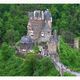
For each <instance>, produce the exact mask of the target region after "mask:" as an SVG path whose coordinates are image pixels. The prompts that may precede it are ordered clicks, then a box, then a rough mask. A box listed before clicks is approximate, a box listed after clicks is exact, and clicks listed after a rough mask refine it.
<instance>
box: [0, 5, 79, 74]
mask: <svg viewBox="0 0 80 80" xmlns="http://www.w3.org/2000/svg"><path fill="white" fill-rule="evenodd" d="M37 9H38V10H46V9H49V11H50V12H51V14H52V19H53V22H52V31H53V30H54V29H56V30H57V31H58V35H62V36H63V32H67V31H68V32H71V33H72V34H73V35H72V36H71V37H79V38H80V5H79V4H5V5H4V4H0V76H60V74H59V72H58V71H57V70H56V69H55V67H54V65H53V64H52V62H51V60H50V58H49V57H43V58H41V57H40V56H38V54H37V49H36V48H34V51H35V53H30V54H28V55H25V57H19V56H17V55H16V51H15V49H14V46H15V44H16V43H17V42H18V41H19V40H20V39H21V37H22V36H23V35H26V34H27V24H28V12H29V11H34V10H37ZM64 36H65V37H66V36H67V37H69V35H66V34H65V35H64ZM60 44H61V45H60V52H59V56H60V59H61V62H62V63H64V64H65V65H66V66H68V67H69V68H71V69H72V70H74V71H78V72H80V68H79V67H80V63H79V62H80V51H78V50H76V49H73V48H71V47H70V46H69V45H68V44H66V43H65V41H64V39H62V40H61V42H60Z"/></svg>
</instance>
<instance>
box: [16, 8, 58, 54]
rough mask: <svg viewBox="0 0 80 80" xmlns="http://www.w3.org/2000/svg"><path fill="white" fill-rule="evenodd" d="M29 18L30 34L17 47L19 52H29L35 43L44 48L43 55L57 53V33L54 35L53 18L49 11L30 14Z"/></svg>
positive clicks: (37, 11)
mask: <svg viewBox="0 0 80 80" xmlns="http://www.w3.org/2000/svg"><path fill="white" fill-rule="evenodd" d="M28 17H29V21H28V25H27V30H28V32H27V35H26V36H23V37H22V38H21V40H20V42H19V44H18V47H17V50H18V52H19V53H23V54H24V53H26V52H28V51H29V50H31V49H32V47H33V45H35V43H37V44H38V46H42V48H43V49H42V54H48V53H49V52H50V53H52V52H56V49H57V35H56V31H54V34H53V35H52V29H51V28H52V16H51V13H50V12H49V10H48V9H47V10H45V11H41V10H35V11H33V12H29V13H28ZM41 43H42V44H41Z"/></svg>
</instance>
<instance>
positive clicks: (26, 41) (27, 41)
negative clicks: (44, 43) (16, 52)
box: [20, 36, 33, 44]
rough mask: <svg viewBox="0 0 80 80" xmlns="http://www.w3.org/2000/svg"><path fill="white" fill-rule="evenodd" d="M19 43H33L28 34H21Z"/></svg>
mask: <svg viewBox="0 0 80 80" xmlns="http://www.w3.org/2000/svg"><path fill="white" fill-rule="evenodd" d="M20 43H25V44H28V43H33V40H32V39H31V37H30V36H23V37H22V38H21V40H20Z"/></svg>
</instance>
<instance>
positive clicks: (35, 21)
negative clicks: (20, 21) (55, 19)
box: [27, 10, 52, 42]
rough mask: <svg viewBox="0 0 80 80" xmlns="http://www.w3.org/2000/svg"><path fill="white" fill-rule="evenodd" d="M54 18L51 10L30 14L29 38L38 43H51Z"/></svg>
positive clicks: (36, 11)
mask: <svg viewBox="0 0 80 80" xmlns="http://www.w3.org/2000/svg"><path fill="white" fill-rule="evenodd" d="M51 26H52V16H51V13H50V12H49V10H46V11H44V12H43V11H40V10H35V11H34V12H29V22H28V26H27V28H28V36H30V37H31V38H32V39H33V40H35V41H37V42H46V41H49V39H50V36H51Z"/></svg>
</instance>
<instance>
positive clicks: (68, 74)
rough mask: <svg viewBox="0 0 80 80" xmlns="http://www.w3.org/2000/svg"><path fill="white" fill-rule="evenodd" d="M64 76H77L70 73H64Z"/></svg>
mask: <svg viewBox="0 0 80 80" xmlns="http://www.w3.org/2000/svg"><path fill="white" fill-rule="evenodd" d="M64 76H75V75H73V74H70V73H68V72H64Z"/></svg>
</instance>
